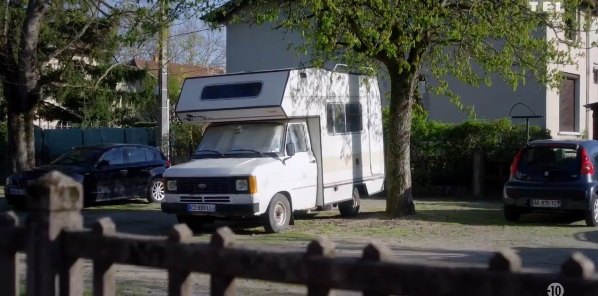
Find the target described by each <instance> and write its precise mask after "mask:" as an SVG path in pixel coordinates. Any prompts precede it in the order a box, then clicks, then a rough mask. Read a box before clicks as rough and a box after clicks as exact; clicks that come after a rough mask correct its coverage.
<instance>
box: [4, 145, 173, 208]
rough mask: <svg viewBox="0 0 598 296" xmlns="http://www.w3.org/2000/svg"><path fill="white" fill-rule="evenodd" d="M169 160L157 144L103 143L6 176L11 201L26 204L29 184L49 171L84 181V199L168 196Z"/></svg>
mask: <svg viewBox="0 0 598 296" xmlns="http://www.w3.org/2000/svg"><path fill="white" fill-rule="evenodd" d="M168 166H169V162H168V160H167V159H166V158H165V157H164V155H163V154H162V153H161V152H160V151H159V150H158V149H156V148H155V147H152V146H146V145H136V144H102V145H94V146H82V147H77V148H74V149H72V150H70V151H68V152H66V153H64V154H63V155H61V156H59V157H58V158H56V159H55V160H54V161H52V162H51V163H50V164H48V165H43V166H40V167H36V168H34V169H32V170H29V171H24V172H21V173H18V174H16V175H12V176H10V177H8V178H7V179H6V186H5V187H4V194H5V197H6V199H7V201H8V203H10V204H13V205H16V206H19V205H20V206H22V205H24V203H25V188H26V187H27V184H28V183H30V182H31V181H33V180H35V179H37V178H39V177H41V176H42V175H44V174H46V173H47V172H49V171H52V170H56V171H60V172H62V173H64V174H66V175H68V176H70V177H72V178H73V179H75V180H76V181H78V182H80V183H81V184H82V185H83V195H84V203H85V204H87V205H89V204H92V203H94V202H99V201H108V200H117V199H127V198H131V197H146V198H147V199H148V200H149V201H151V202H161V201H162V200H163V199H164V183H163V181H162V173H164V170H166V168H167V167H168Z"/></svg>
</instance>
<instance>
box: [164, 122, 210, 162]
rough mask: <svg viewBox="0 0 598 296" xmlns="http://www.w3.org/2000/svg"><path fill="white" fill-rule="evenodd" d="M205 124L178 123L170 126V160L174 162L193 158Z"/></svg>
mask: <svg viewBox="0 0 598 296" xmlns="http://www.w3.org/2000/svg"><path fill="white" fill-rule="evenodd" d="M203 130H204V126H202V125H195V124H183V123H176V124H173V125H171V126H170V132H171V136H170V138H171V146H172V147H171V152H172V155H171V156H170V160H171V161H172V163H173V164H177V163H182V162H185V161H188V160H189V159H191V156H192V155H193V152H194V151H195V149H196V148H197V145H199V141H200V140H201V137H202V135H203Z"/></svg>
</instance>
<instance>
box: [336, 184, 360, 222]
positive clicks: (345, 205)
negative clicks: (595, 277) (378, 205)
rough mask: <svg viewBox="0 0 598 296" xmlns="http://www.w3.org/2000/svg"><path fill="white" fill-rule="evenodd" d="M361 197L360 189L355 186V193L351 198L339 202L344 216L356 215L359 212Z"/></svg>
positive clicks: (339, 208)
mask: <svg viewBox="0 0 598 296" xmlns="http://www.w3.org/2000/svg"><path fill="white" fill-rule="evenodd" d="M360 204H361V198H360V197H359V190H358V189H357V187H353V194H352V196H351V200H347V201H343V202H341V203H339V204H338V211H339V212H340V213H341V216H342V217H355V216H357V214H359V205H360Z"/></svg>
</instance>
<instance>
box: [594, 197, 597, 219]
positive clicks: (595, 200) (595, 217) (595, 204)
mask: <svg viewBox="0 0 598 296" xmlns="http://www.w3.org/2000/svg"><path fill="white" fill-rule="evenodd" d="M594 221H596V222H598V198H596V199H594Z"/></svg>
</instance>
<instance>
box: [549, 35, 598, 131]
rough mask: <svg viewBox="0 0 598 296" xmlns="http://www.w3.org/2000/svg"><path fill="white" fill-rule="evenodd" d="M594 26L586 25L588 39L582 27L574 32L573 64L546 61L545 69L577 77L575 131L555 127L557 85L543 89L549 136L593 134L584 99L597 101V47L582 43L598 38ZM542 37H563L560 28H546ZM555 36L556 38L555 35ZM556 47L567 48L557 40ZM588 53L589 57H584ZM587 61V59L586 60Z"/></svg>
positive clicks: (561, 38) (557, 103)
mask: <svg viewBox="0 0 598 296" xmlns="http://www.w3.org/2000/svg"><path fill="white" fill-rule="evenodd" d="M596 29H597V28H596V26H595V25H594V26H593V28H591V29H590V31H589V32H590V34H588V35H589V37H590V39H589V40H590V43H588V42H587V40H586V39H587V38H586V37H587V36H586V32H584V31H583V30H581V31H579V32H578V33H577V35H578V38H579V41H580V48H573V49H571V51H570V55H571V58H572V59H573V61H574V62H573V64H571V65H555V64H551V65H549V69H558V70H559V71H560V72H562V73H563V74H564V75H566V76H572V77H575V78H578V83H577V84H576V89H575V110H576V121H575V131H573V132H571V131H560V130H559V122H560V121H559V113H560V112H559V110H560V109H559V90H558V89H552V88H548V89H547V94H546V111H545V112H546V114H548V116H547V118H546V128H548V129H549V130H550V131H551V133H552V136H553V137H555V138H565V139H567V138H580V137H587V138H591V137H592V135H593V128H592V120H591V117H592V114H591V111H590V110H589V109H587V108H585V107H584V105H586V104H588V103H593V102H596V101H598V96H597V94H598V85H596V84H595V83H594V77H593V75H594V73H593V68H594V65H597V66H598V49H597V48H595V47H594V48H590V49H589V50H587V51H586V48H585V47H586V44H590V47H591V44H592V42H596V41H598V38H597V35H596V33H595V32H596ZM546 38H547V39H548V40H563V39H564V35H563V32H555V31H554V30H547V31H546ZM557 38H558V39H557ZM559 49H561V50H567V47H565V45H564V44H563V43H560V46H559ZM588 55H589V57H588ZM588 61H589V63H588Z"/></svg>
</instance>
